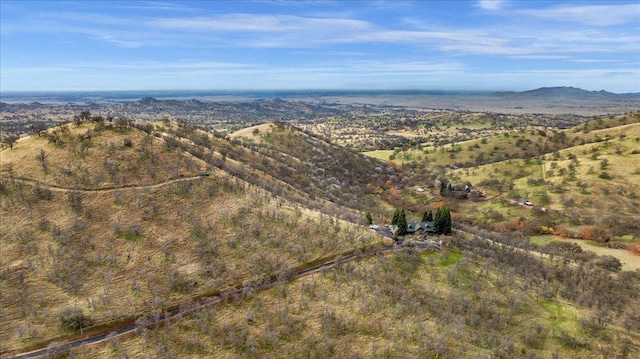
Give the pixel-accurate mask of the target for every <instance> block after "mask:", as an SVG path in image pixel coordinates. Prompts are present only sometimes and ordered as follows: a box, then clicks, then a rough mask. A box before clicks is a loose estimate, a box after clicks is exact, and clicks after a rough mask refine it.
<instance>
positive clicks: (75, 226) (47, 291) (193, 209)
mask: <svg viewBox="0 0 640 359" xmlns="http://www.w3.org/2000/svg"><path fill="white" fill-rule="evenodd" d="M169 127H174V128H178V126H177V125H172V124H167V125H166V127H164V130H167V131H168V130H169ZM68 130H69V133H68V134H67V135H65V137H64V139H65V140H64V142H63V143H60V142H58V143H57V144H54V143H51V142H49V141H48V140H47V139H45V136H44V135H43V136H42V137H38V136H33V137H30V138H27V139H26V140H23V141H20V142H19V143H17V144H16V145H15V146H14V148H13V149H5V150H3V151H2V153H1V157H0V158H1V166H2V172H3V173H2V179H1V181H0V196H1V197H0V204H1V211H2V215H1V216H0V217H1V221H2V225H1V226H0V228H1V229H0V231H1V240H2V243H1V245H2V256H1V259H0V268H1V270H0V286H1V288H2V290H1V291H0V292H1V294H0V302H1V303H2V305H1V306H0V307H1V308H2V309H1V310H2V313H0V315H1V316H2V318H3V325H2V328H1V329H0V343H2V344H0V345H1V348H0V351H2V352H4V351H8V350H14V349H20V348H26V347H29V346H31V345H36V344H37V343H40V342H46V341H48V340H51V339H54V338H57V337H60V336H64V335H66V334H70V332H71V331H70V330H69V329H68V328H67V329H65V328H63V327H61V326H60V324H61V319H62V316H63V314H62V313H63V312H62V311H63V310H65V308H67V309H68V308H71V309H73V308H75V309H79V310H81V311H82V313H83V314H84V317H85V319H86V320H85V321H83V323H82V324H84V325H86V326H88V327H89V329H90V328H91V327H97V326H101V325H108V324H109V323H114V322H117V321H122V320H126V319H127V318H131V317H133V318H135V316H139V315H141V314H144V313H150V312H154V311H160V310H165V309H166V308H168V307H171V306H174V305H178V304H180V303H183V302H184V301H185V300H187V299H189V298H195V297H198V296H202V295H205V294H212V293H215V292H217V291H221V290H224V289H226V288H230V287H235V286H239V285H242V284H243V283H245V282H252V281H259V280H262V279H264V278H269V277H271V276H278V275H280V274H282V273H287V272H288V271H290V270H291V269H292V268H294V267H295V266H298V265H302V264H304V263H307V262H310V261H313V260H316V259H318V258H322V257H335V255H337V254H339V253H342V252H344V251H349V250H353V249H354V248H366V247H369V246H376V245H379V243H380V238H379V237H375V236H373V235H372V234H371V233H370V232H369V231H368V230H366V228H364V227H362V226H359V225H354V224H351V223H348V222H344V221H342V220H339V219H337V218H335V217H334V216H328V215H324V214H321V213H320V212H318V211H315V210H312V209H309V208H306V207H303V206H300V204H299V203H296V202H291V201H289V200H288V199H287V198H288V197H291V198H292V199H294V200H295V199H300V198H301V197H299V196H302V195H306V194H304V193H302V194H300V195H299V196H298V195H297V194H296V193H298V192H296V190H295V188H293V189H291V190H288V189H287V187H285V184H284V182H285V181H286V180H287V178H284V179H283V180H279V182H277V183H276V182H275V179H274V180H273V181H272V185H273V186H275V185H278V183H281V184H280V187H279V189H280V192H281V195H279V194H278V192H274V191H272V192H268V191H265V189H263V188H260V187H257V186H255V185H251V184H250V183H249V182H247V181H245V180H243V179H242V178H243V176H241V175H239V174H240V173H246V172H241V171H247V168H249V166H248V165H246V164H245V163H242V162H240V161H244V162H250V161H252V160H253V157H252V156H250V155H247V156H246V157H242V153H245V154H246V153H249V151H248V150H247V149H244V148H242V147H240V146H234V145H232V144H231V143H230V142H223V141H225V140H219V139H215V138H212V139H211V142H212V143H216V142H215V141H219V142H220V144H219V147H218V148H217V149H218V150H220V151H222V150H223V147H222V146H223V145H224V146H227V144H228V146H229V148H230V149H232V150H233V151H236V152H235V153H233V155H231V153H230V152H229V153H228V154H229V157H230V158H231V157H233V158H237V160H235V161H234V160H232V159H230V158H229V159H227V160H225V161H224V162H225V165H223V166H220V168H218V167H212V166H211V165H210V164H208V163H206V162H204V161H202V160H201V159H199V158H197V157H196V156H194V155H192V154H190V153H188V152H185V151H184V150H183V149H181V146H180V145H179V144H178V143H182V142H183V141H186V140H185V139H182V138H177V137H168V136H162V135H160V134H159V132H158V136H153V134H152V133H151V132H150V133H149V134H147V133H144V132H142V131H140V130H138V129H135V128H131V127H128V128H116V127H109V126H106V127H104V128H101V129H96V125H95V124H90V123H85V124H82V125H80V126H79V127H75V125H74V126H69V129H68ZM50 131H51V132H53V131H59V128H56V129H53V130H50ZM87 131H91V132H92V137H91V139H90V140H89V139H86V140H80V139H79V138H78V137H77V136H78V134H84V133H86V132H87ZM127 139H129V140H130V142H125V141H126V140H127ZM85 143H89V145H86V148H87V149H86V150H83V151H79V150H78V148H81V147H82V146H85V145H84V144H85ZM191 145H193V143H191ZM201 147H202V146H201ZM212 147H214V146H213V145H212ZM194 148H197V147H190V149H192V150H193V149H194ZM202 148H205V150H206V147H202ZM41 151H44V153H45V156H44V157H45V161H44V163H45V165H44V166H43V164H42V161H41V160H40V158H39V157H38V156H39V153H41ZM203 151H204V150H203ZM213 155H214V156H215V154H213ZM221 168H224V170H223V169H221ZM204 173H206V174H207V175H203V174H204ZM255 173H256V174H257V175H260V176H262V177H261V178H267V177H270V175H269V174H266V173H264V172H260V171H258V172H255ZM198 174H200V176H199V175H198ZM259 181H261V179H259ZM268 185H269V183H268V182H267V186H266V187H268ZM269 188H271V187H269ZM289 192H291V194H289ZM296 196H298V197H296ZM318 201H320V200H318ZM332 208H340V207H335V206H334V207H332ZM350 211H351V212H353V213H357V210H353V209H352V210H350ZM337 214H339V213H337ZM360 216H361V215H360ZM71 309H68V310H71ZM81 322H82V321H81Z"/></svg>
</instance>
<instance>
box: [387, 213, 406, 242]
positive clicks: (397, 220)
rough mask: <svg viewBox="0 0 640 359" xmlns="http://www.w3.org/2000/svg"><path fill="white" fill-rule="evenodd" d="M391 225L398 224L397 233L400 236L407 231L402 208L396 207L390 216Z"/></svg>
mask: <svg viewBox="0 0 640 359" xmlns="http://www.w3.org/2000/svg"><path fill="white" fill-rule="evenodd" d="M391 225H394V226H398V230H397V231H396V234H397V235H399V236H401V235H403V234H406V233H407V216H406V215H405V213H404V209H402V210H400V209H397V208H396V210H395V211H394V212H393V217H392V218H391Z"/></svg>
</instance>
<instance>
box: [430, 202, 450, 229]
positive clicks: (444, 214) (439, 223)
mask: <svg viewBox="0 0 640 359" xmlns="http://www.w3.org/2000/svg"><path fill="white" fill-rule="evenodd" d="M433 229H434V231H435V232H436V234H449V233H451V211H449V208H447V207H441V208H438V211H437V212H436V216H435V219H434V220H433Z"/></svg>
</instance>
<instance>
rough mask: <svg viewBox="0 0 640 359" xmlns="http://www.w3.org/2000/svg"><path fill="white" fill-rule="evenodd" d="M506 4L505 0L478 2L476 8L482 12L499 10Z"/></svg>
mask: <svg viewBox="0 0 640 359" xmlns="http://www.w3.org/2000/svg"><path fill="white" fill-rule="evenodd" d="M506 3H507V1H506V0H480V1H478V5H477V6H478V7H479V8H481V9H483V10H500V9H502V8H503V7H504V6H505V5H506Z"/></svg>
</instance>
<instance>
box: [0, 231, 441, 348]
mask: <svg viewBox="0 0 640 359" xmlns="http://www.w3.org/2000/svg"><path fill="white" fill-rule="evenodd" d="M431 247H432V248H436V249H440V248H439V245H434V244H429V243H427V242H416V243H415V249H418V250H426V249H428V248H431ZM407 249H408V248H407V247H402V246H399V245H393V246H388V247H382V248H378V249H370V250H367V251H364V252H360V253H352V254H348V255H344V256H340V255H338V256H337V257H336V258H334V259H330V260H327V261H326V262H324V263H320V264H317V265H314V266H312V267H309V268H305V269H302V270H299V271H297V272H294V273H291V274H290V275H289V276H287V277H286V278H273V279H270V280H266V281H264V282H260V283H256V284H253V285H249V286H246V287H242V288H240V289H235V290H232V291H229V292H225V293H222V294H221V295H219V296H215V297H207V298H204V299H202V300H200V301H198V302H197V303H195V304H193V305H191V306H190V307H189V308H187V309H184V308H182V309H176V310H173V311H171V312H167V313H163V314H161V315H159V316H157V317H155V318H151V319H147V320H146V323H145V324H141V325H137V324H125V326H122V327H119V328H115V329H113V328H112V329H111V330H108V331H105V332H103V333H100V334H96V335H92V336H89V337H86V338H82V339H78V340H74V341H71V342H68V343H63V344H60V345H58V346H56V347H50V348H43V349H38V350H34V351H31V352H27V353H19V354H13V356H11V354H10V355H9V358H16V359H18V358H20V359H23V358H36V357H40V356H44V355H47V354H52V353H57V352H66V351H68V350H71V349H74V348H78V347H81V346H88V345H91V344H96V343H101V342H105V341H107V340H109V339H111V338H114V339H115V338H118V337H123V336H125V335H130V334H134V333H135V332H136V331H137V330H138V329H139V328H141V327H150V326H154V325H158V324H161V323H162V322H164V321H166V320H170V319H172V318H176V317H177V316H178V315H186V314H190V313H193V312H196V311H198V310H202V309H204V308H206V307H210V306H213V305H217V304H221V303H224V302H226V301H229V300H232V299H235V298H238V297H241V296H244V295H247V294H248V293H255V292H257V291H260V290H265V289H267V288H270V287H272V286H274V285H276V284H278V283H280V282H281V281H282V280H294V279H298V278H301V277H304V276H306V275H309V274H312V273H317V272H320V271H323V270H326V269H329V268H332V267H335V266H337V265H340V264H341V263H345V262H349V261H352V260H355V259H358V258H363V257H369V256H376V255H383V254H388V253H393V252H398V251H403V250H407ZM136 322H138V321H136Z"/></svg>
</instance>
